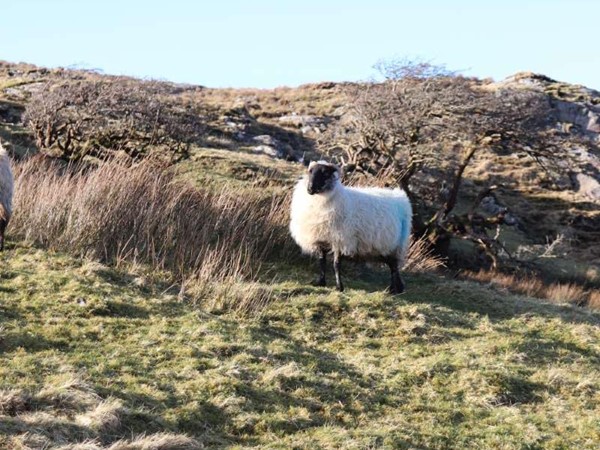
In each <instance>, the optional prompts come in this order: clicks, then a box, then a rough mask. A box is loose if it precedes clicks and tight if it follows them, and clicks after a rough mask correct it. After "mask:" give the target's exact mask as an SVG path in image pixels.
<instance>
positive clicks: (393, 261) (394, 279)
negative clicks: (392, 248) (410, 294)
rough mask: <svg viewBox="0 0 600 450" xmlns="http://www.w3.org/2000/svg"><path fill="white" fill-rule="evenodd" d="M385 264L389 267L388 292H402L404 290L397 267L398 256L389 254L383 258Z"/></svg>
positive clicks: (393, 293) (394, 293)
mask: <svg viewBox="0 0 600 450" xmlns="http://www.w3.org/2000/svg"><path fill="white" fill-rule="evenodd" d="M385 262H386V264H387V265H388V267H389V268H390V275H391V281H390V294H392V295H396V294H402V293H403V292H404V283H403V282H402V277H400V269H399V268H398V258H396V257H395V256H390V257H389V258H386V260H385Z"/></svg>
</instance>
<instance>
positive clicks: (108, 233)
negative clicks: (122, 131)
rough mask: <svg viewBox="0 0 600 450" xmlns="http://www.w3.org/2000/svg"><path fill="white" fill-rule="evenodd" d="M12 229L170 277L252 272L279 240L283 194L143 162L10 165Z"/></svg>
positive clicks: (279, 246) (277, 249) (210, 278)
mask: <svg viewBox="0 0 600 450" xmlns="http://www.w3.org/2000/svg"><path fill="white" fill-rule="evenodd" d="M15 179H16V186H17V189H16V192H17V194H16V196H15V216H14V218H13V230H14V233H15V234H17V235H18V236H20V237H22V238H25V239H27V240H30V241H32V242H35V243H38V244H41V245H44V246H46V247H48V248H51V249H56V250H62V251H68V252H70V253H72V254H75V255H78V256H83V257H90V258H94V259H99V260H101V261H107V262H112V263H117V264H119V263H120V262H140V263H144V264H149V265H150V266H152V267H154V268H156V269H160V270H168V271H169V272H171V273H172V274H173V276H174V277H175V278H176V279H177V280H178V281H183V280H186V279H188V280H194V281H197V282H202V283H207V282H214V281H222V280H225V279H242V278H243V279H251V278H252V277H253V276H254V275H255V274H256V273H257V272H258V270H259V268H260V266H261V264H262V263H263V262H264V261H265V260H266V258H268V257H271V256H275V255H280V256H281V255H283V254H284V253H285V250H286V248H288V246H289V245H290V241H289V239H288V233H287V226H286V216H287V208H285V205H286V204H287V202H288V201H289V199H288V198H287V197H286V196H285V195H273V194H263V193H262V192H260V191H258V192H257V191H252V190H248V191H243V192H240V188H237V189H232V188H222V189H216V190H215V189H202V190H199V189H197V188H195V187H194V186H192V185H191V184H189V183H187V182H184V181H180V180H178V179H177V178H176V175H175V174H174V172H172V171H170V170H163V169H162V168H160V167H157V166H156V165H155V164H152V163H151V162H149V161H143V162H140V163H136V164H131V163H129V162H123V161H119V160H116V159H113V160H111V161H107V162H103V163H101V164H99V165H98V166H97V167H95V168H85V167H82V166H73V165H71V166H67V167H65V166H64V165H60V164H57V163H53V162H51V163H45V164H40V163H39V162H38V161H36V160H29V161H25V162H23V163H20V164H17V165H16V167H15Z"/></svg>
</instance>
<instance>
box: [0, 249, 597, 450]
mask: <svg viewBox="0 0 600 450" xmlns="http://www.w3.org/2000/svg"><path fill="white" fill-rule="evenodd" d="M10 247H11V248H9V250H8V251H6V252H5V253H3V254H2V255H1V260H2V261H1V269H0V320H1V332H0V448H34V449H41V448H64V449H66V448H70V449H74V448H85V449H92V448H94V449H96V448H108V447H109V446H110V445H112V444H114V443H115V442H116V441H119V443H117V444H114V447H110V448H111V449H125V448H127V449H137V448H140V449H141V448H161V449H179V448H202V447H204V446H205V447H210V448H215V447H219V448H430V449H448V448H457V449H460V448H467V447H468V448H475V447H477V448H504V449H519V448H580V449H586V448H588V449H593V448H597V447H598V444H599V443H600V433H599V430H600V427H599V425H600V423H599V420H600V395H599V392H600V344H599V343H600V331H599V330H600V328H599V325H600V314H599V313H597V312H596V313H594V312H590V311H587V310H584V309H580V308H576V307H571V306H563V305H556V304H549V303H545V302H540V301H539V300H532V299H528V298H523V297H515V296H511V295H507V294H506V292H498V291H494V290H492V289H490V288H488V287H483V286H480V285H477V284H474V283H468V282H449V281H448V280H445V279H439V278H437V277H435V276H428V275H421V276H411V277H409V278H408V283H409V287H410V288H409V290H408V292H407V294H405V295H403V296H400V297H389V296H387V295H385V294H383V293H381V292H378V289H379V288H380V287H381V285H383V284H384V283H385V277H386V275H385V274H384V273H377V274H376V275H374V276H373V277H371V278H370V279H364V277H363V281H360V282H355V283H352V286H351V288H350V289H349V290H348V291H347V292H344V293H337V292H334V291H331V290H329V289H326V288H312V287H307V286H308V284H307V283H308V281H309V279H310V276H311V275H310V272H309V271H307V270H306V269H305V268H301V267H299V268H296V269H293V270H292V271H290V273H289V274H288V276H286V281H283V282H280V283H275V284H274V289H275V291H276V292H277V294H278V299H277V300H276V301H275V302H273V303H272V304H270V305H269V306H268V307H267V308H266V309H265V310H264V311H263V312H262V314H261V315H260V317H257V318H253V319H252V318H243V317H236V316H232V315H228V314H226V315H222V314H221V313H220V312H219V310H218V307H215V308H214V309H213V310H212V312H211V311H210V309H209V310H208V311H207V310H205V309H203V310H201V309H198V308H195V307H194V306H193V305H191V304H190V303H189V302H187V301H186V299H185V298H182V297H178V296H177V293H176V292H171V291H170V289H169V287H168V286H164V285H161V284H160V283H158V284H157V283H156V282H152V281H149V279H147V278H144V276H143V273H140V272H139V271H138V272H128V271H124V270H115V269H111V268H108V267H106V266H102V265H100V264H98V263H93V262H86V261H83V260H78V259H73V258H71V257H68V256H65V255H61V254H56V253H48V252H45V251H43V250H38V249H35V248H32V247H29V246H24V245H22V244H17V245H14V244H13V245H11V246H10ZM157 433H158V434H157ZM162 433H169V434H162ZM182 434H185V435H186V436H187V437H184V436H182ZM141 435H145V436H146V437H145V440H138V441H135V439H136V438H139V436H141ZM132 439H133V441H131V440H132ZM90 440H91V442H90ZM77 442H87V444H86V446H81V447H75V446H73V445H74V444H75V443H77ZM149 443H154V444H153V445H155V446H154V447H152V446H150V444H149ZM161 443H162V444H161ZM142 444H146V445H149V446H147V447H144V446H143V445H142ZM158 444H161V445H162V446H159V445H158ZM69 445H70V446H69ZM127 445H129V446H127Z"/></svg>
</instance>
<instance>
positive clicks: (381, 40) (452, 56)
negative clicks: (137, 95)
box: [0, 0, 600, 89]
mask: <svg viewBox="0 0 600 450" xmlns="http://www.w3.org/2000/svg"><path fill="white" fill-rule="evenodd" d="M599 18H600V1H594V0H561V1H559V0H520V1H514V0H505V1H486V0H479V1H466V0H447V1H441V0H439V1H434V0H430V1H427V0H423V1H413V2H409V1H401V0H398V1H392V0H389V1H384V0H370V1H369V0H364V1H353V0H331V1H328V0H320V1H317V0H304V1H284V0H280V1H275V0H271V1H269V0H248V1H241V0H220V1H219V0H214V1H200V0H198V1H193V0H188V1H184V0H166V1H153V0H146V1H140V0H120V1H116V0H104V1H93V0H77V1H76V0H0V19H1V24H0V59H4V60H8V61H25V62H30V63H34V64H38V65H43V66H51V67H55V66H71V65H78V66H81V67H85V68H98V69H101V70H103V71H104V72H106V73H112V74H127V75H134V76H139V77H147V78H160V79H168V80H172V81H178V82H188V83H194V84H202V85H206V86H212V87H225V86H234V87H262V88H264V87H275V86H281V85H290V86H294V85H298V84H302V83H307V82H316V81H325V80H331V81H341V80H361V79H367V78H369V77H371V76H373V75H374V73H375V72H374V70H373V69H372V66H373V64H374V63H375V62H376V61H377V60H379V59H382V58H384V59H385V58H391V57H394V56H409V57H420V58H421V59H425V60H432V61H433V62H435V63H444V64H446V65H447V67H448V68H450V69H454V70H463V71H464V72H465V73H466V74H469V75H476V76H479V77H488V76H490V77H493V78H495V79H501V78H504V77H505V76H508V75H510V74H512V73H515V72H517V71H523V70H531V71H535V72H541V73H544V74H546V75H549V76H551V77H553V78H557V79H560V80H563V81H569V82H574V83H581V84H585V85H588V86H590V87H594V88H597V89H600V22H599Z"/></svg>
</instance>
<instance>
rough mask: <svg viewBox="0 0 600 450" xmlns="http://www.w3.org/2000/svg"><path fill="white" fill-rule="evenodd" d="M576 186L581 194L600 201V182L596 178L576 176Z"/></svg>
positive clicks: (582, 174)
mask: <svg viewBox="0 0 600 450" xmlns="http://www.w3.org/2000/svg"><path fill="white" fill-rule="evenodd" d="M574 184H575V189H576V190H577V192H578V193H579V194H581V195H583V196H585V197H588V198H591V199H592V200H597V201H600V182H599V181H598V180H597V179H596V178H594V177H592V176H590V175H586V174H584V173H578V174H576V175H575V176H574Z"/></svg>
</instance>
